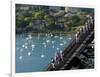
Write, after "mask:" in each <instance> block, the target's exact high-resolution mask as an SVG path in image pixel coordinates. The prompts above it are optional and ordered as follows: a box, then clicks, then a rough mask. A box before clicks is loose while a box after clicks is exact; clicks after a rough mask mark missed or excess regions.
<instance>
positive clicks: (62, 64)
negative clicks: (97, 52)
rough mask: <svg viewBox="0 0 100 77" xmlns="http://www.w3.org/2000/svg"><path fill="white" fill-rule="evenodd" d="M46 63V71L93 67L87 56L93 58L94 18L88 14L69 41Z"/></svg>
mask: <svg viewBox="0 0 100 77" xmlns="http://www.w3.org/2000/svg"><path fill="white" fill-rule="evenodd" d="M61 55H62V57H57V58H56V61H53V62H51V63H50V64H49V65H48V68H47V71H56V70H70V69H84V68H94V65H93V64H91V63H89V61H88V58H89V59H90V58H94V18H93V17H92V16H89V17H88V18H87V21H86V23H85V25H84V26H82V27H81V28H80V31H78V32H77V33H76V34H75V36H74V38H73V39H72V41H71V43H70V44H69V45H68V46H67V47H66V48H65V50H64V51H63V52H62V53H61Z"/></svg>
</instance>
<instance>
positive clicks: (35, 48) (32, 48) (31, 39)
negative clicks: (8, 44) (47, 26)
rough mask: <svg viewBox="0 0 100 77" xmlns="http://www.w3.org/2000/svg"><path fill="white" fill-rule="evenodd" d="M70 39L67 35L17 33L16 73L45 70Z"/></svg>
mask: <svg viewBox="0 0 100 77" xmlns="http://www.w3.org/2000/svg"><path fill="white" fill-rule="evenodd" d="M70 41H71V37H68V36H66V35H65V36H57V35H56V36H48V35H44V36H38V35H32V36H30V35H26V34H25V35H23V34H20V35H16V61H15V62H16V63H15V64H16V73H24V72H38V71H45V70H46V69H47V66H48V64H49V63H50V61H51V58H52V57H53V56H54V55H55V54H56V53H57V52H59V51H63V50H64V49H65V48H66V47H67V46H68V44H69V43H70Z"/></svg>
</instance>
